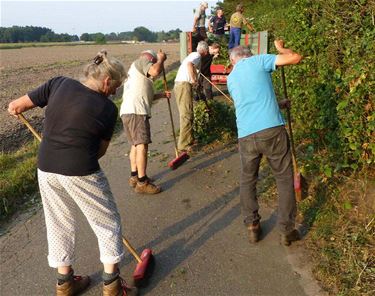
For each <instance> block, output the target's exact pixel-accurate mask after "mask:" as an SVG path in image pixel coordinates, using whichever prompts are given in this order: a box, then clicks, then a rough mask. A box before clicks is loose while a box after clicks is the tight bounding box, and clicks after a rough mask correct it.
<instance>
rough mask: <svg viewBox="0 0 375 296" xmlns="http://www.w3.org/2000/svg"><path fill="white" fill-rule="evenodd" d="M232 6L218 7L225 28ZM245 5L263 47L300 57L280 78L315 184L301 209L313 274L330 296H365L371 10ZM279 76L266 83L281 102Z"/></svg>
mask: <svg viewBox="0 0 375 296" xmlns="http://www.w3.org/2000/svg"><path fill="white" fill-rule="evenodd" d="M236 4H237V1H234V0H226V1H224V3H223V5H224V10H225V12H226V14H227V15H226V16H227V17H228V18H229V16H230V13H232V12H234V9H235V5H236ZM244 5H245V13H244V14H245V16H246V17H254V21H253V24H254V26H255V28H256V29H257V31H262V30H267V31H269V33H270V34H269V36H270V39H271V40H270V44H272V43H273V42H272V41H273V39H275V38H282V39H284V40H285V42H286V44H285V45H286V47H288V48H292V49H293V50H295V51H296V52H298V53H300V54H302V55H303V57H304V58H303V60H302V62H301V63H300V64H299V65H296V66H288V67H286V69H285V73H286V81H287V89H288V95H289V98H290V99H291V101H292V116H293V129H294V132H295V142H296V143H297V145H298V160H299V162H300V164H301V163H303V166H302V167H301V170H302V172H303V173H304V174H306V175H309V176H313V177H312V178H311V179H310V181H311V182H310V187H311V190H310V191H311V192H310V193H311V195H310V198H308V199H307V200H305V201H304V202H302V203H301V204H300V206H299V208H300V211H301V212H302V213H303V217H304V222H305V223H306V224H307V225H308V226H311V227H312V229H311V231H310V232H309V237H308V242H307V243H309V244H311V249H312V250H313V251H314V252H313V255H314V256H315V257H316V261H315V263H316V268H315V270H314V273H315V275H316V276H317V277H318V278H319V280H320V281H321V283H322V284H323V285H324V287H325V288H326V289H327V290H329V291H330V292H331V293H332V294H334V295H370V294H371V293H373V291H374V290H373V282H374V279H375V278H374V274H375V273H374V272H375V266H374V262H375V258H374V255H373V254H374V252H373V250H374V244H375V242H374V238H373V233H374V227H375V226H374V221H375V220H374V218H375V217H374V216H373V213H374V207H370V205H371V203H373V202H374V200H373V197H370V196H371V193H373V192H374V190H375V189H373V190H372V191H371V190H370V191H368V193H366V190H363V188H362V189H361V190H358V189H356V190H354V189H353V188H355V187H356V186H358V184H359V183H360V181H361V180H362V179H363V178H364V177H363V176H361V175H360V174H365V173H366V172H371V170H372V169H373V168H374V164H375V100H374V99H375V98H374V96H375V95H374V94H375V92H374V89H375V85H374V84H375V83H374V81H375V79H374V78H375V77H374V76H375V71H374V70H373V67H374V64H375V42H374V40H375V23H374V19H375V18H374V15H375V2H374V1H373V0H358V1H346V0H332V1H326V0H296V1H288V0H273V1H269V0H254V1H251V2H250V1H246V2H244ZM271 52H274V53H276V51H275V49H274V48H271ZM278 72H279V71H276V73H275V74H274V75H273V80H274V85H275V87H276V93H277V94H278V97H280V98H282V97H283V92H282V88H281V83H280V76H279V73H278ZM350 174H353V176H355V177H353V181H352V182H351V184H350V187H349V186H348V188H344V189H342V187H343V186H345V183H346V182H347V180H345V178H346V177H344V176H348V175H350ZM373 177H374V176H372V179H373ZM311 183H313V184H311ZM314 183H316V184H315V186H313V185H314ZM374 186H375V185H372V188H374ZM338 188H340V190H338ZM372 196H373V194H372Z"/></svg>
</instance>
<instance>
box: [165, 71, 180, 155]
mask: <svg viewBox="0 0 375 296" xmlns="http://www.w3.org/2000/svg"><path fill="white" fill-rule="evenodd" d="M162 72H163V84H164V90H165V91H168V84H167V78H166V76H165V70H164V67H163V70H162ZM167 103H168V110H169V117H170V118H171V125H172V133H173V141H174V149H175V153H176V158H177V157H178V148H177V140H176V133H175V131H174V123H173V115H172V108H171V102H170V101H169V98H167Z"/></svg>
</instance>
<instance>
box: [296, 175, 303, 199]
mask: <svg viewBox="0 0 375 296" xmlns="http://www.w3.org/2000/svg"><path fill="white" fill-rule="evenodd" d="M294 192H295V194H296V200H297V201H298V202H299V201H301V200H302V187H301V174H300V173H299V172H297V173H295V174H294Z"/></svg>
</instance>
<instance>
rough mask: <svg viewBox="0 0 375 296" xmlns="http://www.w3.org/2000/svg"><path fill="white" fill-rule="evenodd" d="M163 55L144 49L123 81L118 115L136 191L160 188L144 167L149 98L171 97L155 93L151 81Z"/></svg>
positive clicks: (146, 149) (160, 69) (148, 129)
mask: <svg viewBox="0 0 375 296" xmlns="http://www.w3.org/2000/svg"><path fill="white" fill-rule="evenodd" d="M166 59H167V56H166V55H165V53H163V52H158V53H157V54H156V53H155V52H154V51H152V50H146V51H143V52H142V53H141V55H140V57H139V58H138V59H137V60H136V61H134V62H133V63H132V64H131V66H130V68H129V72H128V79H127V80H126V82H125V84H124V93H123V96H122V98H123V101H122V104H121V109H120V116H121V119H122V122H123V125H124V132H125V134H126V137H127V139H128V141H129V143H130V144H131V150H130V154H129V158H130V167H131V174H130V178H129V185H130V186H131V187H133V188H134V190H135V192H137V193H146V194H156V193H159V192H160V191H161V188H160V187H159V186H156V185H155V184H153V183H151V181H150V179H149V178H148V177H147V174H146V168H147V151H148V144H150V143H151V131H150V122H149V118H150V117H151V105H152V102H153V100H156V99H160V98H163V97H168V98H170V92H165V93H159V94H154V85H153V79H154V78H156V77H157V76H158V75H159V74H160V73H161V72H162V70H163V68H164V61H165V60H166Z"/></svg>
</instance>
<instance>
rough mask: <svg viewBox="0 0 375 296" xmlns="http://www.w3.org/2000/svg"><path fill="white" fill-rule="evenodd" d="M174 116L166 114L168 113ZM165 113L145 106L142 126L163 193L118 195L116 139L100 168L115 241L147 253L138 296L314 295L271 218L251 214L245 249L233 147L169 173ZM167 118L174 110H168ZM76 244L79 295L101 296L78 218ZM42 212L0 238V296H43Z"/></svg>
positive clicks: (50, 286)
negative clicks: (114, 212) (81, 279)
mask: <svg viewBox="0 0 375 296" xmlns="http://www.w3.org/2000/svg"><path fill="white" fill-rule="evenodd" d="M172 105H173V107H174V108H175V106H174V105H175V104H174V103H173V104H172ZM166 108H167V104H166V102H165V101H160V102H158V103H157V104H155V106H154V109H153V118H152V119H151V125H152V132H153V143H152V144H151V145H150V149H151V151H150V154H151V157H150V162H149V175H150V176H152V177H154V178H156V183H158V184H161V185H162V187H163V189H164V192H162V193H161V194H159V195H155V196H142V195H137V194H136V193H134V192H133V190H131V189H130V188H129V187H128V184H127V179H128V175H129V164H128V159H127V157H126V156H125V154H126V153H127V151H128V145H127V143H126V141H125V139H124V137H123V135H119V136H118V137H116V138H115V139H114V141H113V142H112V143H111V146H110V148H109V150H108V153H107V155H106V156H105V157H104V158H103V159H102V161H101V165H102V167H103V170H104V171H105V173H106V175H107V177H108V179H109V182H110V184H111V188H112V191H113V193H114V195H115V197H116V200H117V203H118V206H119V210H120V213H121V217H122V224H123V228H124V233H125V235H126V236H127V237H128V239H129V240H130V241H131V242H132V244H133V245H134V246H135V247H136V248H137V249H138V251H141V250H143V249H144V248H146V247H147V248H152V249H153V251H154V253H155V257H156V268H155V271H154V274H153V276H152V278H151V279H150V282H149V285H148V286H147V287H146V288H144V289H142V290H141V291H140V292H141V293H140V295H189V296H195V295H196V296H200V295H205V296H211V295H212V296H214V295H215V296H216V295H217V296H219V295H236V296H247V295H278V296H281V295H287V296H293V295H296V296H297V295H321V294H320V292H319V287H318V286H317V284H316V283H315V282H314V281H313V280H312V279H311V277H310V273H309V270H308V267H307V265H306V264H305V262H304V261H303V260H301V258H303V257H304V253H303V248H302V246H303V242H299V243H298V244H294V245H293V246H291V247H290V248H287V247H284V246H281V245H280V244H279V237H278V234H277V230H276V228H275V222H276V212H275V210H274V209H270V208H267V207H265V206H263V207H262V208H261V215H262V217H263V219H262V225H263V229H264V235H263V239H262V241H260V242H259V243H258V244H256V245H251V244H249V243H248V241H247V234H246V229H245V227H244V226H243V225H242V219H241V215H240V205H239V196H238V195H239V186H238V179H239V156H238V152H237V148H236V146H235V145H233V146H228V147H225V148H222V149H218V150H217V151H211V152H209V153H207V152H206V153H205V152H201V153H198V154H197V155H196V156H195V157H194V158H192V159H190V160H189V161H188V162H187V163H185V164H184V165H183V166H181V167H180V168H178V169H177V170H176V171H171V170H169V169H168V168H167V167H166V164H167V162H168V161H169V160H171V159H172V158H173V157H174V156H173V144H172V142H168V141H166V138H168V139H170V134H171V131H170V126H169V120H168V111H167V109H166ZM174 113H175V114H176V113H177V112H176V110H174ZM79 219H80V223H79V229H78V232H77V233H78V235H77V250H76V251H77V252H76V253H77V263H76V264H75V270H76V271H77V273H83V274H90V275H91V277H92V279H93V284H92V285H91V288H90V289H89V290H88V291H87V292H86V293H85V294H84V295H101V282H100V274H101V270H102V266H101V264H100V262H99V259H98V258H99V254H98V247H97V242H96V239H95V236H94V235H93V233H92V231H91V229H90V228H89V226H88V224H87V222H86V221H85V220H84V218H83V216H82V215H80V217H79ZM45 232H46V231H45V225H44V217H43V213H42V211H38V212H37V214H35V215H34V216H32V217H31V218H29V219H27V220H26V221H23V222H21V223H18V224H17V225H16V226H14V227H13V228H11V229H10V230H9V232H8V233H7V234H5V235H3V236H2V237H1V238H0V243H1V260H0V264H1V291H0V294H1V295H2V296H10V295H53V293H54V283H55V273H54V270H53V269H51V268H49V267H48V265H47V259H46V255H47V243H46V233H45ZM135 264H136V263H135V260H134V259H133V258H132V257H131V255H130V254H128V255H127V256H126V259H125V260H124V262H123V264H122V266H121V273H122V275H123V276H124V277H125V279H130V278H131V273H132V272H133V270H134V267H135Z"/></svg>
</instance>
